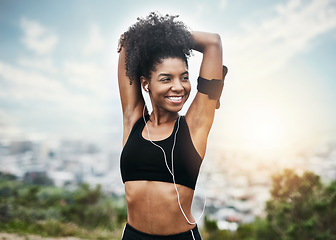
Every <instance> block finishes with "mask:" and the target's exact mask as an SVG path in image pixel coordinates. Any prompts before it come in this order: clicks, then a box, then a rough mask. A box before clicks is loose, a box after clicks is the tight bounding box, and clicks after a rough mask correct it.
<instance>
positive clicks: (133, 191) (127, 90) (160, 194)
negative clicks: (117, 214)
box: [118, 32, 223, 235]
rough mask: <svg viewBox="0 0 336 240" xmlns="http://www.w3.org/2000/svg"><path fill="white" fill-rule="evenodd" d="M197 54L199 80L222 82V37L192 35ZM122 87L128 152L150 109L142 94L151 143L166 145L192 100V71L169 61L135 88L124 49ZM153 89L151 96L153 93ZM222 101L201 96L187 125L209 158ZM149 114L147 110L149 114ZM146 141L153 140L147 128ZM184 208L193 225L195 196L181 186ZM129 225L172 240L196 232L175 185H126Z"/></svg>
mask: <svg viewBox="0 0 336 240" xmlns="http://www.w3.org/2000/svg"><path fill="white" fill-rule="evenodd" d="M192 36H193V38H194V41H195V43H196V46H195V49H194V50H196V51H199V52H201V53H203V60H202V63H201V67H200V73H199V75H200V76H201V77H203V78H205V79H221V78H222V77H223V76H222V74H223V72H222V65H223V63H222V44H221V40H220V37H219V35H218V34H212V33H205V32H192ZM118 51H119V52H120V55H119V64H118V82H119V91H120V99H121V104H122V111H123V146H124V145H125V143H126V141H127V139H128V136H129V134H130V131H131V129H132V127H133V125H134V124H135V122H136V121H137V120H138V119H139V118H140V117H142V114H143V109H144V105H145V101H144V98H143V96H142V93H141V88H143V89H144V90H145V91H147V92H148V94H149V97H150V100H151V103H152V106H153V111H152V113H151V114H150V119H149V121H148V122H147V127H148V129H149V133H150V138H151V140H154V141H156V140H163V139H165V138H167V137H168V136H169V135H170V134H171V133H172V131H173V128H174V123H175V121H176V119H177V118H178V116H179V114H178V112H179V111H180V110H181V109H182V107H183V105H184V103H185V101H186V100H187V99H188V97H189V94H190V89H191V86H190V82H189V74H188V69H187V66H186V64H185V62H184V61H183V60H181V59H179V58H167V59H163V60H162V63H160V64H157V65H156V67H155V71H153V72H151V76H150V79H146V78H145V77H141V78H140V81H134V82H133V84H132V85H130V84H129V82H130V80H129V78H128V77H127V76H126V67H125V50H124V48H123V47H122V46H120V48H119V49H118ZM147 89H148V90H147ZM216 105H217V100H213V99H209V97H208V96H207V95H205V94H203V93H200V92H197V94H196V96H195V98H194V99H193V101H192V103H191V105H190V107H189V109H188V111H187V113H186V116H185V118H186V122H187V124H188V127H189V131H190V135H191V139H192V142H193V144H194V146H195V148H196V150H197V152H198V153H199V155H200V156H201V158H202V159H203V158H204V155H205V151H206V145H207V139H208V135H209V131H210V129H211V126H212V123H213V120H214V115H215V109H216ZM145 111H146V113H147V109H145ZM142 136H143V137H144V138H145V139H148V132H147V128H146V127H145V128H144V129H143V132H142ZM177 188H178V191H179V193H180V198H181V205H182V207H183V210H184V211H185V213H186V215H187V217H188V219H189V221H190V222H194V221H195V219H194V218H193V216H192V214H191V203H192V199H193V195H194V190H193V189H190V188H188V187H185V186H182V185H178V184H177ZM125 194H126V201H127V210H128V222H129V224H130V225H131V226H133V227H134V228H136V229H138V230H139V231H142V232H145V233H149V234H159V235H169V234H176V233H180V232H185V231H188V230H190V229H192V228H194V227H195V225H194V224H189V223H188V222H187V221H186V219H185V218H184V216H183V215H182V213H181V210H180V208H179V205H178V202H177V195H176V192H175V189H174V185H173V184H172V183H165V182H157V181H129V182H126V183H125Z"/></svg>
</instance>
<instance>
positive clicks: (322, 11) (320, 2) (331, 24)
mask: <svg viewBox="0 0 336 240" xmlns="http://www.w3.org/2000/svg"><path fill="white" fill-rule="evenodd" d="M332 2H333V1H332V0H314V1H309V2H307V1H300V0H293V1H288V2H287V4H283V5H277V6H276V7H275V8H274V9H273V11H274V14H273V17H272V18H268V19H263V20H262V21H261V22H259V23H257V24H251V23H250V22H252V21H250V20H251V19H250V20H249V23H245V24H243V28H244V32H243V33H240V34H235V35H226V40H227V42H226V43H227V44H228V45H229V46H232V47H231V48H228V49H227V53H228V55H229V56H230V57H232V60H233V61H234V63H233V66H239V68H240V69H244V70H243V71H240V72H245V73H248V74H249V76H251V75H253V74H255V75H257V74H261V75H262V76H267V75H268V74H270V73H272V72H274V71H275V70H277V69H279V68H280V67H282V66H283V65H284V64H285V63H286V62H287V61H288V60H289V59H290V58H292V57H293V56H295V55H297V54H299V53H301V52H303V51H306V50H307V49H309V48H310V47H311V46H312V42H313V41H312V40H314V39H315V38H316V37H318V36H320V35H322V34H324V33H326V32H328V31H330V30H332V29H334V28H335V27H336V7H335V5H333V4H332ZM223 35H225V34H223ZM231 50H232V51H231ZM231 54H232V55H231ZM261 69H262V71H260V70H261ZM257 77H259V76H257Z"/></svg>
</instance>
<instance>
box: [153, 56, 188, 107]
mask: <svg viewBox="0 0 336 240" xmlns="http://www.w3.org/2000/svg"><path fill="white" fill-rule="evenodd" d="M148 89H149V95H150V98H151V101H152V104H153V107H154V106H156V107H158V108H161V109H164V110H167V111H170V112H178V111H180V110H181V109H182V107H183V105H184V103H185V102H186V101H187V99H188V97H189V94H190V90H191V85H190V82H189V73H188V69H187V66H186V63H185V62H184V61H183V60H182V59H180V58H167V59H163V60H162V62H161V63H159V64H157V65H156V70H155V71H153V72H151V79H150V81H149V84H148Z"/></svg>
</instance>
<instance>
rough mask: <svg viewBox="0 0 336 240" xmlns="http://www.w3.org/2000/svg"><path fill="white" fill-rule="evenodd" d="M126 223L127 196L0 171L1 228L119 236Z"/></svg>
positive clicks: (28, 231) (92, 237)
mask: <svg viewBox="0 0 336 240" xmlns="http://www.w3.org/2000/svg"><path fill="white" fill-rule="evenodd" d="M125 222H126V206H125V201H124V198H118V197H113V196H106V195H105V194H103V192H102V191H101V188H100V186H97V187H96V188H93V189H91V188H90V187H89V185H87V184H83V185H81V186H80V187H79V188H78V189H77V190H75V191H67V190H65V189H62V188H57V187H54V186H50V185H49V186H45V185H34V184H29V183H25V182H21V181H16V180H15V179H14V177H13V176H10V175H4V174H1V173H0V231H3V232H15V233H22V234H24V233H30V234H39V235H42V236H77V237H83V238H86V239H119V238H120V235H121V231H122V228H123V225H124V224H125Z"/></svg>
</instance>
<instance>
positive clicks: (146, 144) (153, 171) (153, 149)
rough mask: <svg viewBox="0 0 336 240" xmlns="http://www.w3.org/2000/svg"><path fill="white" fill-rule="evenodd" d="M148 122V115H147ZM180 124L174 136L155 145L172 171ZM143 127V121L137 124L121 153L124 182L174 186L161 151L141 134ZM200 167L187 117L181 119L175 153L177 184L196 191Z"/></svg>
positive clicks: (141, 119) (140, 120) (173, 133)
mask: <svg viewBox="0 0 336 240" xmlns="http://www.w3.org/2000/svg"><path fill="white" fill-rule="evenodd" d="M145 119H146V122H147V121H148V120H149V115H146V116H145ZM177 121H178V120H176V122H175V125H174V130H173V132H172V134H171V135H170V136H169V137H168V138H166V139H164V140H160V141H153V142H154V143H156V144H158V145H159V146H161V147H162V148H163V149H164V150H165V153H166V157H167V162H168V166H169V168H170V169H171V165H172V162H171V151H172V146H173V142H174V135H175V132H176V130H177ZM144 127H145V122H144V120H143V118H142V117H141V118H140V119H139V120H138V121H137V122H136V123H135V124H134V126H133V128H132V131H131V133H130V135H129V137H128V139H127V142H126V144H125V146H124V148H123V150H122V152H121V157H120V169H121V177H122V180H123V182H124V183H125V182H127V181H136V180H148V181H160V182H169V183H173V177H172V175H171V174H170V172H169V171H168V169H167V167H166V164H165V160H164V156H163V152H162V150H161V149H160V148H158V147H157V146H154V145H153V144H152V143H151V142H150V141H148V140H146V139H145V138H143V136H142V130H143V128H144ZM201 163H202V158H201V157H200V155H199V154H198V152H197V151H196V149H195V147H194V145H193V143H192V140H191V137H190V132H189V128H188V125H187V122H186V120H185V117H184V116H181V118H180V123H179V130H178V132H177V135H176V145H175V149H174V176H175V182H176V183H177V184H180V185H183V186H186V187H189V188H191V189H195V185H196V181H197V177H198V174H199V169H200V166H201Z"/></svg>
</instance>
